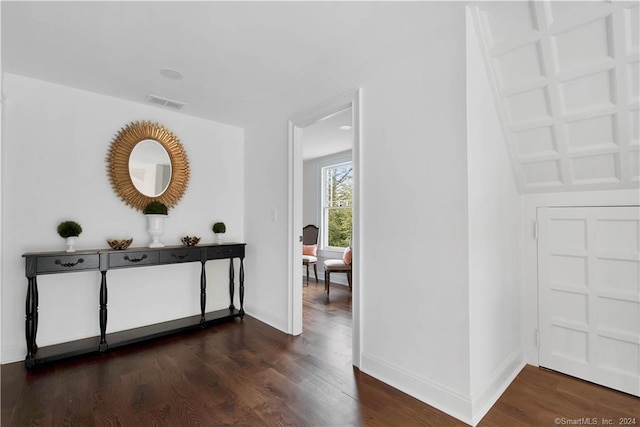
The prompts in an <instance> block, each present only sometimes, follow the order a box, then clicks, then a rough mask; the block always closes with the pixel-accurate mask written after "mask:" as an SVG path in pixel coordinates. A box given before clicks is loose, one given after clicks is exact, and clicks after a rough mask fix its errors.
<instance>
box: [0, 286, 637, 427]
mask: <svg viewBox="0 0 640 427" xmlns="http://www.w3.org/2000/svg"><path fill="white" fill-rule="evenodd" d="M1 373H2V390H1V392H2V394H1V407H0V409H1V410H2V415H1V420H0V422H1V424H2V426H29V425H83V426H130V425H135V426H138V425H140V426H143V425H157V426H171V427H174V426H200V425H202V426H224V425H246V426H261V425H268V426H272V425H295V426H461V425H464V424H463V423H461V422H460V421H458V420H456V419H455V418H452V417H450V416H448V415H447V414H444V413H443V412H441V411H439V410H437V409H435V408H432V407H430V406H428V405H426V404H424V403H422V402H420V401H418V400H417V399H414V398H412V397H410V396H408V395H406V394H404V393H402V392H400V391H398V390H396V389H394V388H393V387H391V386H389V385H387V384H384V383H382V382H380V381H378V380H376V379H375V378H373V377H371V376H369V375H367V374H364V373H362V372H360V371H358V370H357V369H355V368H353V367H352V366H351V293H350V292H349V290H348V288H347V287H345V286H340V285H335V284H334V285H332V289H331V294H330V298H329V299H327V297H326V293H325V292H324V285H323V283H322V281H320V283H319V284H315V283H313V282H312V283H311V284H310V285H309V286H305V287H304V333H303V334H302V335H301V336H299V337H291V336H288V335H286V334H283V333H281V332H279V331H277V330H275V329H273V328H271V327H270V326H268V325H265V324H264V323H261V322H259V321H257V320H255V319H253V318H251V317H249V316H245V318H244V320H243V321H238V320H236V321H234V322H230V323H222V324H219V325H216V326H214V327H212V328H206V329H201V330H197V331H194V332H191V333H187V334H184V335H172V336H169V337H164V338H161V339H158V340H155V341H150V342H146V343H143V344H139V345H136V346H129V347H122V348H118V349H115V350H113V351H110V352H108V353H105V354H96V355H93V356H88V357H83V358H81V359H73V360H66V361H62V362H58V363H56V364H52V365H45V366H41V367H36V369H32V370H27V369H25V367H24V364H23V363H12V364H7V365H3V366H2V372H1ZM558 417H565V418H566V419H572V417H576V418H578V417H583V418H592V417H606V418H607V419H609V418H613V419H614V421H615V422H616V423H617V422H618V418H616V417H631V418H635V419H636V420H637V421H638V422H640V400H639V399H637V398H635V397H633V396H629V395H626V394H623V393H618V392H615V391H613V390H609V389H606V388H604V387H600V386H597V385H594V384H590V383H587V382H584V381H580V380H577V379H574V378H570V377H567V376H564V375H562V374H558V373H556V372H551V371H546V370H543V369H538V368H534V367H531V366H527V367H526V368H525V369H524V370H523V371H522V372H521V373H520V374H519V375H518V377H517V378H516V380H515V381H514V382H513V384H511V386H510V387H509V388H508V389H507V391H506V392H505V393H504V395H503V396H502V397H501V398H500V400H499V401H498V403H497V404H496V405H494V407H493V408H492V409H491V410H490V411H489V413H488V414H487V416H486V417H485V418H484V419H483V420H482V421H481V422H480V426H509V427H512V426H553V425H555V424H554V421H555V419H556V418H558Z"/></svg>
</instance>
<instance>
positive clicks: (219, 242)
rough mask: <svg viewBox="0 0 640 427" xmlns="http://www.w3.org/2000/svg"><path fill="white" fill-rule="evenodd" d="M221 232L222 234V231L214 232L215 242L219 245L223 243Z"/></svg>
mask: <svg viewBox="0 0 640 427" xmlns="http://www.w3.org/2000/svg"><path fill="white" fill-rule="evenodd" d="M223 234H224V233H215V235H216V243H217V244H219V245H221V244H222V243H224V242H223V241H222V235H223Z"/></svg>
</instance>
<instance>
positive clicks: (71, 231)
mask: <svg viewBox="0 0 640 427" xmlns="http://www.w3.org/2000/svg"><path fill="white" fill-rule="evenodd" d="M80 233H82V227H81V226H80V224H78V223H77V222H75V221H62V222H61V223H60V224H59V225H58V234H59V235H60V237H62V238H65V239H66V238H67V237H77V236H79V235H80Z"/></svg>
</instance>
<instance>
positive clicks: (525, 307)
mask: <svg viewBox="0 0 640 427" xmlns="http://www.w3.org/2000/svg"><path fill="white" fill-rule="evenodd" d="M628 205H640V192H638V190H608V191H580V192H564V193H550V194H526V195H523V196H522V240H523V245H522V258H523V263H522V277H523V291H522V294H521V306H522V330H521V335H522V344H523V348H524V352H525V360H526V362H527V363H529V364H532V365H535V366H538V348H537V346H536V331H537V329H538V242H537V241H536V239H535V238H534V223H535V222H536V219H537V209H538V208H539V207H552V206H628Z"/></svg>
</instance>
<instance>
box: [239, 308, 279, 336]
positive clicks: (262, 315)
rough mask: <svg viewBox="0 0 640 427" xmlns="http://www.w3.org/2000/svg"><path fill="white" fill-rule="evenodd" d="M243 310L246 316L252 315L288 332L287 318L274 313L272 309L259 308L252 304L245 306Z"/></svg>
mask: <svg viewBox="0 0 640 427" xmlns="http://www.w3.org/2000/svg"><path fill="white" fill-rule="evenodd" d="M244 309H245V312H246V314H247V315H248V316H251V317H253V318H254V319H256V320H259V321H261V322H262V323H266V324H267V325H269V326H271V327H273V328H276V329H277V330H279V331H281V332H284V333H285V334H288V333H289V332H288V331H287V329H288V328H287V319H283V318H282V317H280V316H279V315H278V313H274V312H272V311H266V310H261V309H260V308H258V307H253V306H249V307H247V306H245V307H244Z"/></svg>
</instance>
